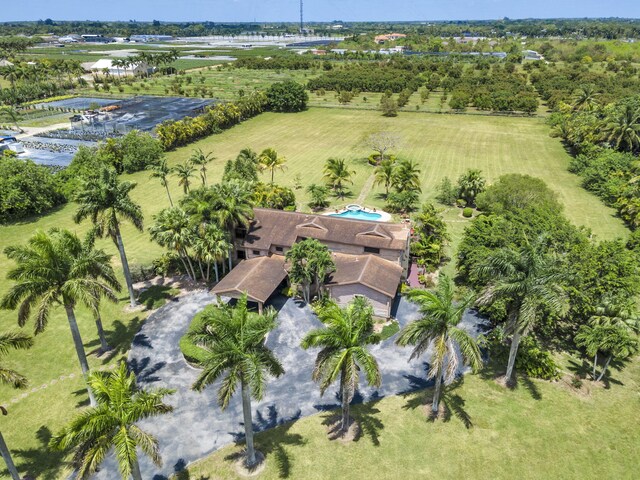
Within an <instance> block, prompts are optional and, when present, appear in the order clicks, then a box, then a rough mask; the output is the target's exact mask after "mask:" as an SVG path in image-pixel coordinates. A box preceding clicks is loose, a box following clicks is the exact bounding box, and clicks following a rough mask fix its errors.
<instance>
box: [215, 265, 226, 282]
mask: <svg viewBox="0 0 640 480" xmlns="http://www.w3.org/2000/svg"><path fill="white" fill-rule="evenodd" d="M223 266H224V264H223ZM213 270H214V271H215V272H216V283H218V282H219V281H220V274H219V273H218V262H214V263H213Z"/></svg>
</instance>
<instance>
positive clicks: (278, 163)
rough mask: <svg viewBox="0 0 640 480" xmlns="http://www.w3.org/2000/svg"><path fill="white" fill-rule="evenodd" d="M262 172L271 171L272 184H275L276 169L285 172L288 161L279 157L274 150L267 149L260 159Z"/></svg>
mask: <svg viewBox="0 0 640 480" xmlns="http://www.w3.org/2000/svg"><path fill="white" fill-rule="evenodd" d="M258 161H259V166H260V169H261V170H271V183H273V174H274V172H275V170H276V169H280V170H282V171H284V169H285V168H287V167H286V166H285V163H286V162H287V159H286V158H284V157H281V156H279V155H278V152H276V151H275V149H273V148H265V149H264V150H263V151H262V153H260V156H259V157H258Z"/></svg>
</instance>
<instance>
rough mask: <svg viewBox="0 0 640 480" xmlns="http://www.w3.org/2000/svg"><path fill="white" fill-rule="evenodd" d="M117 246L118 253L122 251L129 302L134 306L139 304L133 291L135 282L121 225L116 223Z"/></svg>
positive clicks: (121, 257)
mask: <svg viewBox="0 0 640 480" xmlns="http://www.w3.org/2000/svg"><path fill="white" fill-rule="evenodd" d="M116 246H117V247H118V253H120V261H121V262H122V270H123V272H124V280H125V282H126V283H127V290H129V303H130V304H131V306H132V307H135V306H136V305H137V302H136V294H135V292H134V291H133V282H132V281H131V271H130V270H129V262H128V261H127V254H126V253H125V251H124V243H122V235H120V226H118V225H117V224H116Z"/></svg>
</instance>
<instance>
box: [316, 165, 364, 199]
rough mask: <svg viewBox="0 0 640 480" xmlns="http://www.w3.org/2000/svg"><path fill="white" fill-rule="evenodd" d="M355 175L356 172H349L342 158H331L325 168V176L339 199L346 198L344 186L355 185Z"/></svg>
mask: <svg viewBox="0 0 640 480" xmlns="http://www.w3.org/2000/svg"><path fill="white" fill-rule="evenodd" d="M355 174H356V172H355V170H349V168H348V167H347V165H346V163H345V161H344V159H342V158H339V159H338V158H330V159H329V160H327V162H326V163H325V166H324V176H325V177H326V179H327V182H328V183H329V185H330V186H331V188H333V190H334V191H335V192H336V195H337V196H339V197H343V196H344V190H343V186H344V185H343V184H344V183H347V182H348V183H353V181H352V180H351V176H352V175H355Z"/></svg>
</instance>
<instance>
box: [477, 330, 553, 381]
mask: <svg viewBox="0 0 640 480" xmlns="http://www.w3.org/2000/svg"><path fill="white" fill-rule="evenodd" d="M478 342H479V344H480V346H481V347H483V348H486V349H487V350H488V351H489V355H490V356H491V357H492V359H493V360H495V361H496V362H498V364H500V365H502V364H504V365H506V363H507V360H508V358H509V348H510V345H509V343H510V342H509V341H508V339H507V337H506V335H505V332H504V329H503V328H502V327H496V328H494V329H493V330H492V331H491V332H490V333H488V334H487V335H481V336H480V337H479V339H478ZM516 370H517V371H519V372H521V373H524V374H526V375H528V376H530V377H535V378H541V379H543V380H555V379H557V378H558V377H559V376H560V372H559V370H558V366H557V365H556V362H555V361H554V360H553V357H552V356H551V354H550V353H549V352H548V351H546V350H543V349H542V347H541V346H540V345H539V344H538V342H537V340H536V339H535V338H534V337H533V336H531V335H529V336H526V337H523V338H522V340H521V341H520V345H519V347H518V355H517V357H516Z"/></svg>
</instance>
